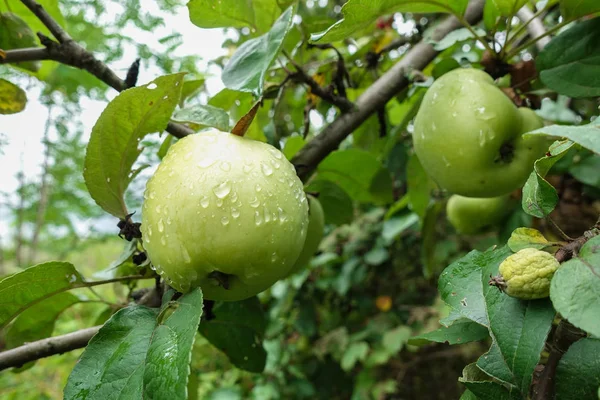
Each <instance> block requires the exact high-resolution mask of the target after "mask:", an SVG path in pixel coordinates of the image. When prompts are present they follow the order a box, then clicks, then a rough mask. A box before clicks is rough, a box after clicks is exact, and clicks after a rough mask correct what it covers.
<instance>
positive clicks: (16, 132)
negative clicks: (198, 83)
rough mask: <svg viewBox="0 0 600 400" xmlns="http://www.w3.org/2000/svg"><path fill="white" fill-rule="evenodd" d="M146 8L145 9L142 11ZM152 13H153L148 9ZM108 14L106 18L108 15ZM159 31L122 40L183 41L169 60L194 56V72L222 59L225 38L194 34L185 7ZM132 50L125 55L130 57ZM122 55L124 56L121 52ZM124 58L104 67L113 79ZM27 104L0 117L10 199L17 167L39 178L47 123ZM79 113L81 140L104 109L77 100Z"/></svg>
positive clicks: (31, 96)
mask: <svg viewBox="0 0 600 400" xmlns="http://www.w3.org/2000/svg"><path fill="white" fill-rule="evenodd" d="M144 7H146V8H147V10H146V11H147V12H150V13H153V14H154V15H157V14H158V13H160V10H158V9H156V8H155V7H156V3H155V2H147V4H146V3H145V4H144ZM148 7H150V9H149V8H148ZM151 8H155V9H151ZM108 14H111V13H108ZM164 19H165V26H164V27H161V28H159V29H156V30H155V31H153V32H143V31H140V30H139V29H137V28H135V27H133V26H132V27H128V28H127V29H126V30H125V32H123V34H124V35H129V36H130V37H133V38H135V39H136V41H138V42H142V43H145V44H147V45H149V46H150V47H151V48H152V47H158V46H159V45H158V41H157V39H158V38H161V37H164V36H166V35H168V34H170V33H173V32H178V33H180V34H181V35H182V37H183V44H182V45H181V46H180V47H179V49H178V50H177V52H176V53H175V54H174V56H183V55H191V54H200V55H201V56H202V58H203V61H202V62H201V65H199V68H198V69H199V70H201V71H206V68H207V67H206V62H207V61H209V60H212V59H214V58H217V57H219V56H222V55H224V54H225V53H226V51H225V50H223V49H222V48H221V44H222V43H223V41H224V39H225V36H224V34H223V30H222V29H200V28H198V27H196V26H195V25H193V24H192V23H191V22H190V20H189V15H188V11H187V8H186V7H181V8H180V9H178V10H177V12H176V13H175V14H174V15H170V14H167V15H164ZM133 52H134V50H133V49H132V50H131V54H133ZM126 54H127V52H126ZM132 58H133V57H127V59H126V60H124V61H123V63H122V64H121V65H119V64H111V65H110V67H111V68H112V69H113V70H114V71H116V72H117V74H119V75H124V74H125V71H126V70H127V68H128V66H129V64H130V63H131V59H132ZM207 72H209V73H212V74H213V76H211V77H209V78H208V79H207V82H206V85H207V89H208V91H209V93H210V94H215V93H217V92H218V91H219V90H221V89H222V88H223V84H222V82H221V78H220V71H219V70H218V69H217V68H215V69H213V70H209V71H207ZM159 74H160V71H158V70H145V69H141V70H140V75H139V79H138V84H144V83H147V82H149V81H152V80H153V79H155V78H156V77H157V76H158V75H159ZM116 95H117V93H116V92H112V93H109V98H111V99H112V98H114V97H115V96H116ZM27 97H28V102H27V106H26V108H25V110H24V111H23V112H20V113H18V114H14V115H1V116H0V140H1V141H3V142H7V144H5V145H4V146H2V147H0V151H2V154H0V191H2V192H7V193H14V192H15V190H16V188H17V186H18V183H17V180H16V174H17V172H18V171H19V169H20V168H21V167H22V168H23V171H24V173H25V176H26V179H33V178H35V177H36V176H39V174H40V172H41V165H40V164H41V162H42V153H43V146H42V143H41V139H42V136H43V132H44V124H45V122H46V118H47V109H46V108H45V107H44V106H43V105H42V104H40V103H39V101H38V99H39V90H38V89H35V88H34V89H29V90H27ZM81 106H82V109H83V112H82V113H81V114H80V115H78V116H77V117H78V118H81V121H82V122H83V124H84V126H85V132H86V134H87V135H89V133H90V132H91V130H92V127H93V126H94V123H95V122H96V120H97V119H98V116H99V115H100V113H101V112H102V110H103V109H104V107H105V106H106V103H105V102H99V101H92V100H89V99H83V100H82V101H81ZM7 232H8V221H7V220H6V214H4V213H0V236H1V237H4V238H5V239H6V236H7Z"/></svg>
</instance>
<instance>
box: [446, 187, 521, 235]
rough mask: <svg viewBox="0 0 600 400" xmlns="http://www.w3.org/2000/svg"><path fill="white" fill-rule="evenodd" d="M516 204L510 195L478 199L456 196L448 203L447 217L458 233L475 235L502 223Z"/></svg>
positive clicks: (451, 197)
mask: <svg viewBox="0 0 600 400" xmlns="http://www.w3.org/2000/svg"><path fill="white" fill-rule="evenodd" d="M516 204H518V201H516V200H515V199H513V198H512V197H511V196H510V195H504V196H499V197H491V198H476V197H464V196H459V195H457V194H455V195H452V196H450V198H449V199H448V203H446V215H447V217H448V221H450V223H451V224H452V226H453V227H454V228H455V229H456V231H457V232H458V233H462V234H465V235H473V234H476V233H479V232H482V231H484V230H485V229H486V228H490V227H492V226H494V225H497V224H498V223H500V222H501V221H502V219H503V218H504V217H506V216H507V215H508V214H509V213H510V212H511V211H512V210H513V208H514V206H515V205H516Z"/></svg>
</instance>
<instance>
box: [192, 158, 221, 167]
mask: <svg viewBox="0 0 600 400" xmlns="http://www.w3.org/2000/svg"><path fill="white" fill-rule="evenodd" d="M216 162H217V160H215V159H214V158H203V159H202V160H200V161H198V164H196V165H198V166H199V167H200V168H208V167H210V166H211V165H213V164H214V163H216Z"/></svg>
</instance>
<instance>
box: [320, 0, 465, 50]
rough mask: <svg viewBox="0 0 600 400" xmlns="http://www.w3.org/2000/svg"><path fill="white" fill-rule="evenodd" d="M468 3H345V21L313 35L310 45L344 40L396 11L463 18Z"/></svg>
mask: <svg viewBox="0 0 600 400" xmlns="http://www.w3.org/2000/svg"><path fill="white" fill-rule="evenodd" d="M467 4H468V0H440V1H432V0H348V2H347V3H346V4H344V6H343V7H342V14H343V15H344V18H343V19H341V20H340V21H337V22H336V23H335V24H333V25H331V26H330V27H329V28H327V29H326V30H325V31H323V32H319V33H313V34H312V35H311V36H310V40H311V41H313V42H322V43H331V42H336V41H338V40H344V39H346V38H348V37H350V36H351V35H352V34H355V33H356V32H359V31H360V30H362V29H366V28H369V27H371V26H373V25H374V23H375V21H376V20H377V18H379V17H380V16H382V15H386V14H393V13H396V12H414V13H435V12H444V13H453V14H457V15H463V14H464V12H465V10H466V8H467Z"/></svg>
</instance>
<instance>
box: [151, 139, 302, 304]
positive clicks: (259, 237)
mask: <svg viewBox="0 0 600 400" xmlns="http://www.w3.org/2000/svg"><path fill="white" fill-rule="evenodd" d="M144 199H145V200H144V205H143V210H142V227H141V230H142V235H143V243H144V248H145V249H146V251H147V253H148V257H149V259H150V261H151V262H152V264H153V266H154V267H155V268H156V271H157V272H158V273H159V274H160V275H162V276H163V277H164V278H165V279H166V281H167V282H168V283H169V284H170V285H171V286H173V287H174V288H175V289H177V290H179V291H181V292H186V291H188V290H189V289H190V288H193V287H196V286H200V287H202V290H203V292H204V298H206V299H210V300H226V301H236V300H242V299H245V298H248V297H251V296H254V295H255V294H257V293H259V292H262V291H263V290H265V289H267V288H269V287H270V286H271V285H273V284H274V283H275V282H276V281H277V280H279V279H282V278H284V277H285V276H287V275H288V273H289V271H290V269H291V268H292V266H293V265H294V263H295V262H296V260H297V259H298V256H299V255H300V252H301V250H302V247H303V245H304V241H305V238H306V229H307V224H308V205H307V201H306V196H305V194H304V189H303V185H302V182H301V181H300V179H299V178H298V176H297V175H296V171H295V169H294V167H293V165H292V164H291V163H290V162H289V161H287V160H286V158H285V157H284V156H283V155H282V153H281V152H280V151H279V150H277V149H275V148H274V147H272V146H270V145H268V144H266V143H261V142H258V141H255V140H250V139H247V138H243V137H239V136H235V135H232V134H230V133H225V132H220V131H217V130H212V131H208V132H202V133H198V134H195V135H190V136H187V137H185V138H183V139H181V140H179V141H178V142H177V143H176V144H175V145H173V146H171V148H170V149H169V152H168V153H167V155H166V156H165V158H164V159H163V160H162V162H161V163H160V165H159V167H158V169H157V170H156V172H155V173H154V175H153V176H152V178H151V179H150V180H149V181H148V184H147V186H146V192H145V193H144Z"/></svg>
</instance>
